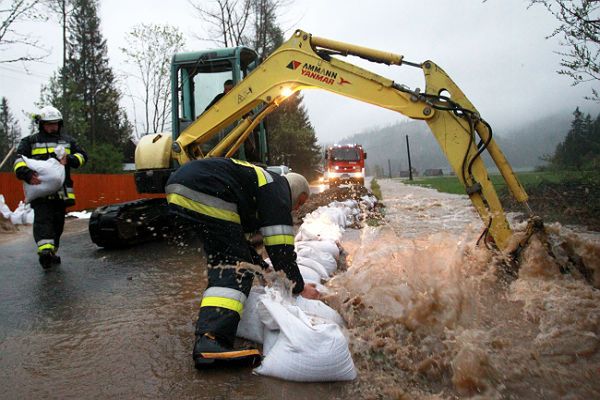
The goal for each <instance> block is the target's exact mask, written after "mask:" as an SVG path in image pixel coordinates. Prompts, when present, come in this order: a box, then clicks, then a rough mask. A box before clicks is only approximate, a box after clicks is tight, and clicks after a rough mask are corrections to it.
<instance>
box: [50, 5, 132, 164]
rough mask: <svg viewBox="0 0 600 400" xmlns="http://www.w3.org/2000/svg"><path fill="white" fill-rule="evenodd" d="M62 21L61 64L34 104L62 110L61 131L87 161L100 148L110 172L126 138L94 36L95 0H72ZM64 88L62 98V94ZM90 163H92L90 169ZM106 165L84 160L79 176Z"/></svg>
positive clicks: (100, 42)
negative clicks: (64, 53) (63, 55)
mask: <svg viewBox="0 0 600 400" xmlns="http://www.w3.org/2000/svg"><path fill="white" fill-rule="evenodd" d="M72 5H73V9H72V11H71V13H70V15H69V18H68V27H67V31H68V46H67V50H68V56H67V61H66V65H65V66H64V67H63V68H61V69H60V70H59V72H58V73H57V74H55V75H54V76H53V77H52V78H51V79H50V82H49V83H48V85H46V86H45V87H44V88H43V89H42V94H41V101H40V104H39V105H40V106H41V105H45V104H52V105H57V106H59V107H62V109H61V112H63V119H64V127H65V130H66V131H67V132H69V133H70V134H71V135H72V136H73V137H75V138H76V139H77V141H78V142H79V143H80V144H81V145H83V146H84V147H85V148H86V150H87V151H88V153H89V154H90V159H91V160H93V159H94V157H95V153H96V152H99V153H105V152H106V151H105V150H106V148H107V146H108V148H110V152H111V153H112V154H114V155H115V158H106V159H105V161H106V162H113V163H114V165H112V166H108V167H110V168H113V167H114V168H115V169H116V168H117V167H118V168H121V161H118V162H115V160H116V157H118V158H119V160H120V159H122V151H121V149H122V147H123V145H124V144H125V142H126V141H127V140H128V139H129V136H130V134H131V125H130V124H129V121H128V119H127V116H126V114H125V112H124V110H123V109H122V108H121V107H120V105H119V101H120V98H121V94H120V92H119V91H118V90H117V88H116V82H115V77H114V74H113V72H112V69H111V68H110V66H109V65H108V56H107V48H106V40H104V39H103V37H102V34H101V33H100V19H99V18H98V16H97V1H96V0H72ZM63 89H64V95H63ZM95 165H98V168H100V169H96V167H95ZM105 167H107V166H106V165H101V164H96V163H93V162H91V161H90V163H88V165H87V166H86V168H85V170H83V171H82V172H89V173H91V172H102V171H101V169H103V168H105Z"/></svg>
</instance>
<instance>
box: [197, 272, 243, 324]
mask: <svg viewBox="0 0 600 400" xmlns="http://www.w3.org/2000/svg"><path fill="white" fill-rule="evenodd" d="M231 268H234V267H233V266H232V267H231ZM245 302H246V295H245V294H244V293H242V292H240V291H239V290H236V289H232V288H227V287H220V286H213V287H210V288H208V289H206V291H205V292H204V298H203V299H202V303H201V304H200V307H221V308H226V309H228V310H232V311H235V312H237V313H238V314H240V316H241V315H242V312H243V311H244V303H245Z"/></svg>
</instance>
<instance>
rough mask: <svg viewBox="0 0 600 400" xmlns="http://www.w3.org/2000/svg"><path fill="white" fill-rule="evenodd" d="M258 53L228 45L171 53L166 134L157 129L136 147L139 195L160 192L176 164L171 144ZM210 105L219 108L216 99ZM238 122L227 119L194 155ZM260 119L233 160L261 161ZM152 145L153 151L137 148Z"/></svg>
mask: <svg viewBox="0 0 600 400" xmlns="http://www.w3.org/2000/svg"><path fill="white" fill-rule="evenodd" d="M258 63H259V62H258V54H257V53H256V52H255V51H254V50H252V49H249V48H247V47H243V46H240V47H232V48H224V49H217V50H204V51H196V52H190V53H178V54H175V55H174V56H173V58H172V62H171V102H172V108H171V134H170V135H168V134H163V133H159V134H157V135H147V136H144V137H142V138H141V139H140V143H139V144H138V147H137V149H136V154H135V164H136V172H135V174H134V176H135V183H136V187H137V191H138V192H139V193H164V184H165V183H166V181H167V179H168V178H169V176H170V174H171V172H172V171H173V170H174V169H176V168H177V167H178V166H179V165H178V163H177V161H176V160H173V159H172V157H171V150H172V145H173V143H174V142H175V141H177V139H178V138H179V137H180V136H181V135H182V134H183V133H184V132H186V130H187V129H188V128H189V126H190V125H192V123H193V122H194V121H196V119H198V117H200V116H201V115H202V114H204V113H205V112H206V111H207V109H208V106H210V105H211V103H213V101H214V100H215V99H216V97H217V96H219V95H220V96H222V93H223V86H224V83H225V82H226V81H228V80H231V81H232V82H233V83H234V85H236V84H237V83H238V82H240V81H241V80H243V79H244V78H245V77H246V76H247V75H248V74H250V72H252V70H254V69H255V68H256V66H257V65H258ZM211 107H214V108H216V109H217V110H219V109H220V107H221V106H220V104H219V101H217V102H214V104H212V106H211ZM238 123H239V121H232V122H231V123H230V124H228V125H227V126H224V127H223V128H222V129H220V131H219V132H218V133H216V134H215V135H213V136H211V137H210V138H209V139H207V140H204V141H203V142H202V143H199V144H198V145H197V146H195V147H194V150H195V154H194V157H195V158H204V157H205V156H206V155H207V154H208V153H209V152H210V151H211V150H212V149H213V148H215V146H217V144H218V143H219V142H220V141H221V140H223V138H224V137H225V136H227V134H228V133H229V132H230V131H231V130H233V129H234V128H235V127H236V126H237V125H238ZM267 143H268V142H267V135H266V130H265V128H264V124H263V123H262V122H261V123H260V124H258V125H257V126H256V127H255V129H253V131H252V132H251V134H250V135H249V136H248V138H247V139H246V140H245V142H244V144H243V145H242V146H240V147H239V148H238V149H237V152H236V154H235V155H234V157H235V158H238V159H240V160H246V161H250V162H254V163H258V164H263V165H266V164H267V161H268V144H267ZM148 146H152V147H153V149H155V151H154V152H153V153H151V154H148V153H146V152H144V151H142V150H143V149H144V148H147V147H148Z"/></svg>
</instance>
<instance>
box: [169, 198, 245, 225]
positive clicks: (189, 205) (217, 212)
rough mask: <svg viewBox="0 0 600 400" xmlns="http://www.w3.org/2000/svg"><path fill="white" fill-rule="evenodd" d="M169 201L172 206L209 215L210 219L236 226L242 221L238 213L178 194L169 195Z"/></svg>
mask: <svg viewBox="0 0 600 400" xmlns="http://www.w3.org/2000/svg"><path fill="white" fill-rule="evenodd" d="M167 201H168V202H169V203H171V204H177V205H178V206H180V207H183V208H186V209H188V210H191V211H194V212H197V213H199V214H204V215H208V216H209V217H213V218H217V219H222V220H225V221H229V222H234V223H236V224H239V223H240V221H241V220H240V215H239V214H238V213H236V212H233V211H229V210H224V209H221V208H216V207H212V206H209V205H206V204H202V203H199V202H197V201H194V200H190V199H188V198H187V197H184V196H182V195H180V194H177V193H170V194H167Z"/></svg>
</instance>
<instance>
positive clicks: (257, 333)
mask: <svg viewBox="0 0 600 400" xmlns="http://www.w3.org/2000/svg"><path fill="white" fill-rule="evenodd" d="M263 294H265V288H264V287H262V286H253V287H252V289H250V294H249V295H248V298H247V299H246V302H245V303H244V312H243V313H242V318H241V319H240V323H239V324H238V327H237V334H236V336H238V337H241V338H244V339H248V340H252V341H253V342H256V343H262V342H263V331H264V329H265V324H263V323H262V321H261V320H260V318H259V316H258V312H257V305H258V302H259V300H260V296H261V295H263Z"/></svg>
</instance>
